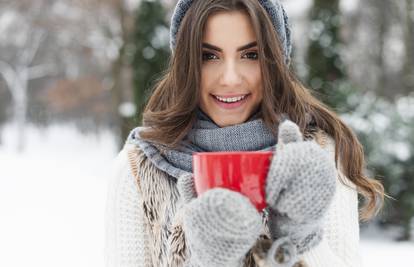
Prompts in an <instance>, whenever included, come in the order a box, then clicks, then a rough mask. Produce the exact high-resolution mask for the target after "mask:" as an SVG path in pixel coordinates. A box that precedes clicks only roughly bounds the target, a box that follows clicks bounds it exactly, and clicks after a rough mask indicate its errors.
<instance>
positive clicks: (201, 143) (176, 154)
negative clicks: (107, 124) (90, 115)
mask: <svg viewBox="0 0 414 267" xmlns="http://www.w3.org/2000/svg"><path fill="white" fill-rule="evenodd" d="M286 118H288V117H287V115H286V114H282V119H283V120H284V119H286ZM143 129H145V127H137V128H135V129H134V130H132V131H131V133H130V135H129V137H128V139H127V141H126V142H127V143H133V144H136V145H138V146H139V147H140V148H141V149H142V150H143V152H144V153H145V155H146V156H147V157H148V158H149V159H150V160H151V162H152V163H153V164H154V165H155V166H156V167H157V168H158V169H160V170H162V171H164V172H166V173H168V174H170V175H171V176H173V177H175V178H177V179H178V178H179V177H180V176H181V175H185V174H188V173H192V153H193V152H213V151H265V150H272V149H273V148H274V146H275V145H276V143H277V140H276V138H275V137H274V136H273V135H272V132H271V131H270V129H269V128H268V127H266V125H265V124H264V122H263V120H262V119H261V118H260V115H259V112H256V113H254V114H253V115H252V116H251V117H250V118H249V119H248V120H247V121H246V122H244V123H241V124H237V125H233V126H227V127H220V126H218V125H217V124H215V123H214V121H213V120H211V118H210V117H209V116H208V115H207V114H205V113H204V112H203V111H202V110H201V109H199V108H198V109H197V120H196V122H195V123H194V125H193V127H192V129H191V130H190V131H189V133H188V134H187V135H186V137H185V138H184V140H183V141H181V143H180V146H179V148H178V149H175V150H172V149H168V150H164V149H160V148H162V147H161V146H160V145H158V144H153V143H150V142H148V141H147V140H143V139H141V138H140V136H139V132H140V131H141V130H143ZM161 151H163V152H161Z"/></svg>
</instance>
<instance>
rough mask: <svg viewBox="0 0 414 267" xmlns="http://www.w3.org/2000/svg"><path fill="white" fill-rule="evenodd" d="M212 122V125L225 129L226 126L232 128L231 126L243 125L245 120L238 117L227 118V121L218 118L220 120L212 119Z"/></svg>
mask: <svg viewBox="0 0 414 267" xmlns="http://www.w3.org/2000/svg"><path fill="white" fill-rule="evenodd" d="M212 120H213V121H214V123H216V124H217V125H218V126H220V127H227V126H233V125H237V124H241V123H244V122H245V121H246V120H247V119H244V118H240V117H238V118H229V119H227V120H226V119H223V118H220V119H214V118H212Z"/></svg>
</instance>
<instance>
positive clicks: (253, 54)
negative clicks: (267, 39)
mask: <svg viewBox="0 0 414 267" xmlns="http://www.w3.org/2000/svg"><path fill="white" fill-rule="evenodd" d="M243 56H247V58H248V59H252V60H256V59H258V58H259V54H258V53H257V52H247V53H246V54H244V55H243Z"/></svg>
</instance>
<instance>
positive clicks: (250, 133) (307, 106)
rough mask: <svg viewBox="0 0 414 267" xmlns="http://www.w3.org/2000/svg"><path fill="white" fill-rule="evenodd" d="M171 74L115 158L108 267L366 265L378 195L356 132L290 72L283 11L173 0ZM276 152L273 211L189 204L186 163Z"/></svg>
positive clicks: (217, 0) (218, 192) (275, 6)
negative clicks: (367, 231)
mask: <svg viewBox="0 0 414 267" xmlns="http://www.w3.org/2000/svg"><path fill="white" fill-rule="evenodd" d="M171 22H172V23H171V41H170V44H171V49H172V57H171V61H170V66H169V69H168V71H167V72H166V74H165V75H164V77H162V79H160V81H159V82H158V83H157V85H156V86H155V88H154V91H153V93H152V95H151V96H150V98H149V101H148V103H147V105H146V107H145V110H144V115H143V125H144V126H143V127H137V128H136V129H134V130H133V131H132V132H131V134H130V136H129V138H128V140H127V141H126V143H125V146H124V148H123V149H122V151H121V152H120V153H119V155H118V157H117V159H116V165H115V167H114V172H113V173H112V177H113V179H112V181H111V184H110V187H109V189H110V190H109V194H108V206H107V247H106V256H107V265H108V266H177V267H178V266H230V267H231V266H309V267H324V266H326V267H328V266H329V267H332V266H335V267H345V266H348V267H351V266H352V267H355V266H360V264H361V263H360V255H359V251H358V246H359V244H358V242H359V225H358V219H359V218H358V198H357V193H361V194H362V195H363V196H364V197H365V199H366V204H365V205H364V206H363V207H362V208H361V220H368V219H369V218H371V217H373V216H374V215H375V214H376V213H377V212H378V210H379V207H380V206H381V205H379V207H378V206H377V205H376V203H380V204H382V200H383V196H384V191H383V187H382V185H381V184H380V183H379V182H378V181H375V180H373V179H370V178H368V177H366V176H364V174H363V166H364V155H363V149H362V147H361V144H360V143H359V142H358V140H357V138H356V137H355V135H354V134H353V132H352V131H351V130H350V128H348V127H347V126H346V125H345V124H344V123H343V122H342V121H341V120H340V118H339V117H338V116H337V115H336V114H335V113H334V112H332V111H331V110H329V108H328V107H326V106H325V105H323V104H322V103H321V102H319V101H318V100H317V99H316V98H314V97H313V96H312V95H311V94H310V92H309V91H308V89H307V88H305V87H304V86H303V85H301V84H300V82H299V81H298V80H297V79H296V78H295V76H294V74H292V73H291V72H289V62H290V53H291V43H290V30H289V26H288V18H287V15H286V13H285V11H284V10H283V8H282V6H281V4H280V3H279V2H278V1H274V0H273V1H271V0H234V1H231V0H202V1H201V0H194V1H190V0H180V1H178V3H177V6H176V8H175V10H174V14H173V17H172V21H171ZM272 149H276V156H275V157H273V159H272V162H271V166H270V170H269V172H268V175H267V180H266V202H267V208H266V209H265V210H264V211H263V212H261V213H259V212H257V211H256V210H255V208H254V207H253V206H252V204H251V203H250V202H249V200H248V199H247V198H246V197H244V196H243V195H241V194H239V193H237V192H233V191H230V190H227V189H220V188H217V189H212V190H209V191H207V192H206V193H204V194H202V195H201V196H198V197H197V196H196V194H195V192H194V182H193V179H192V175H191V174H192V162H191V154H192V153H193V152H198V151H240V150H272Z"/></svg>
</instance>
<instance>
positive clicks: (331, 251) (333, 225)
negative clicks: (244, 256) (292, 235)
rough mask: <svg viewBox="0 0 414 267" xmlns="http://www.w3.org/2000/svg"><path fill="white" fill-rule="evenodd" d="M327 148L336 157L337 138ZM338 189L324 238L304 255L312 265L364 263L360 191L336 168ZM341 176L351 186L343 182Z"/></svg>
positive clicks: (340, 266) (337, 266)
mask: <svg viewBox="0 0 414 267" xmlns="http://www.w3.org/2000/svg"><path fill="white" fill-rule="evenodd" d="M328 139H329V141H328V144H327V146H326V150H327V151H328V153H330V155H331V157H332V158H333V159H334V158H335V148H334V141H333V140H332V139H331V138H328ZM337 173H338V179H337V182H336V193H335V196H334V198H333V200H332V203H331V205H330V207H329V209H328V211H327V213H326V214H325V218H324V220H323V231H324V236H323V238H322V241H321V242H320V243H319V244H318V245H316V246H315V247H314V248H312V249H311V250H309V251H307V252H305V253H304V254H303V255H302V260H303V261H304V262H305V263H307V265H308V266H309V267H332V266H335V267H361V266H362V260H361V255H360V248H359V221H358V194H357V191H356V187H355V185H354V184H353V183H352V182H351V181H350V180H349V179H348V178H347V177H346V176H345V175H344V174H343V173H342V170H341V167H340V166H339V170H337ZM339 178H342V180H344V181H345V182H346V184H348V185H349V186H350V187H351V188H349V187H348V186H346V185H344V184H343V183H342V182H341V181H340V179H339Z"/></svg>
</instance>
